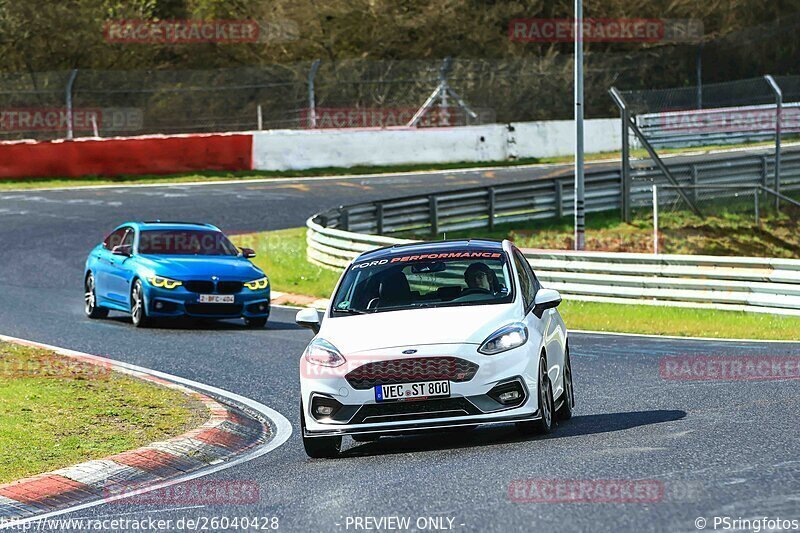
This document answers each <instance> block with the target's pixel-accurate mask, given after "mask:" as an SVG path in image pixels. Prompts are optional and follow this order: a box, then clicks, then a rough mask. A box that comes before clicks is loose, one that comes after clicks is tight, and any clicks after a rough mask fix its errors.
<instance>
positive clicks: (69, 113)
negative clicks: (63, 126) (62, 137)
mask: <svg viewBox="0 0 800 533" xmlns="http://www.w3.org/2000/svg"><path fill="white" fill-rule="evenodd" d="M77 77H78V69H76V68H74V69H72V72H70V73H69V79H68V80H67V87H66V89H65V91H66V99H67V139H73V138H74V137H75V132H74V131H73V124H72V87H73V86H74V85H75V78H77Z"/></svg>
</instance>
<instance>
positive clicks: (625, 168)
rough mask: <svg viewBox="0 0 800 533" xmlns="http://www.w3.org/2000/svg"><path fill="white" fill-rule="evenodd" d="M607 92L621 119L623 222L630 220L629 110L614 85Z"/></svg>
mask: <svg viewBox="0 0 800 533" xmlns="http://www.w3.org/2000/svg"><path fill="white" fill-rule="evenodd" d="M608 92H609V94H610V95H611V98H612V99H613V100H614V103H616V104H617V107H619V113H620V118H621V120H622V158H621V161H620V168H621V172H620V174H621V176H622V183H621V186H622V194H621V196H622V206H621V207H622V220H623V221H624V222H630V221H631V173H630V157H631V154H630V145H629V142H628V141H629V139H628V135H629V129H628V124H629V123H630V110H628V105H627V104H626V103H625V99H624V98H622V95H621V94H620V93H619V91H618V90H617V88H616V87H611V89H609V91H608Z"/></svg>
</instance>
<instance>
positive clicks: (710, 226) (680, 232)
mask: <svg viewBox="0 0 800 533" xmlns="http://www.w3.org/2000/svg"><path fill="white" fill-rule="evenodd" d="M706 207H707V209H706V211H705V212H706V213H716V214H708V215H707V216H706V217H704V218H701V217H698V216H695V215H694V214H692V213H690V212H688V211H673V212H664V213H661V214H659V251H660V252H661V253H668V254H690V255H735V256H746V257H783V258H798V257H800V209H797V208H793V207H791V206H784V207H783V208H782V211H781V212H780V214H776V213H775V212H774V211H773V210H767V209H766V202H763V205H762V209H764V211H763V212H762V217H761V222H760V224H756V223H755V218H754V216H753V212H752V206H750V210H749V211H747V210H744V211H740V212H735V211H725V210H723V209H721V208H714V207H711V206H706ZM573 224H574V220H573V219H572V217H564V218H561V219H559V220H546V221H532V222H516V223H511V224H498V225H497V226H495V228H494V229H493V230H491V231H490V230H488V229H480V228H478V229H473V230H464V231H453V232H450V231H448V232H447V238H467V237H486V238H492V239H509V240H512V241H514V243H515V244H516V245H517V246H519V247H522V248H547V249H553V250H571V249H573V231H574V226H573ZM398 236H400V237H407V238H414V235H413V234H401V235H398ZM417 238H425V237H417ZM586 249H587V250H593V251H608V252H643V253H651V252H652V251H653V221H652V217H641V218H637V219H634V220H633V221H632V222H631V223H630V224H626V223H624V222H621V221H620V215H619V212H618V211H613V212H604V213H589V214H588V215H587V216H586Z"/></svg>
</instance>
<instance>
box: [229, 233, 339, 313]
mask: <svg viewBox="0 0 800 533" xmlns="http://www.w3.org/2000/svg"><path fill="white" fill-rule="evenodd" d="M231 240H232V241H233V243H234V244H235V245H236V246H240V247H246V248H252V249H253V250H255V251H256V257H255V259H253V262H254V263H255V264H256V265H258V267H259V268H261V269H262V270H263V271H264V272H266V273H267V276H269V279H270V283H271V284H272V288H273V289H274V290H276V291H281V292H291V293H294V294H303V295H307V296H317V297H319V298H328V297H330V295H331V292H332V291H333V288H334V286H335V285H336V282H337V281H338V280H339V272H334V271H333V270H328V269H327V268H321V267H318V266H316V265H313V264H311V263H309V262H308V261H306V228H291V229H283V230H277V231H265V232H261V233H250V234H247V235H234V236H232V237H231Z"/></svg>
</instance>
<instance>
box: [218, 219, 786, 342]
mask: <svg viewBox="0 0 800 533" xmlns="http://www.w3.org/2000/svg"><path fill="white" fill-rule="evenodd" d="M606 222H607V223H609V224H611V223H612V217H611V215H608V218H607V220H606ZM595 223H596V224H600V222H599V220H595ZM473 233H474V232H473ZM305 236H306V230H305V228H292V229H286V230H278V231H266V232H261V233H252V234H247V235H238V236H235V237H234V238H233V240H234V242H235V243H237V245H238V246H247V247H250V248H253V249H255V250H256V252H257V253H258V256H257V257H256V258H255V260H254V261H255V263H256V264H257V265H258V266H259V267H261V268H262V269H264V271H265V272H266V273H267V275H268V276H269V278H270V281H271V283H272V287H273V289H275V290H277V291H282V292H291V293H295V294H304V295H308V296H316V297H319V298H328V297H330V295H331V292H332V291H333V287H334V285H335V284H336V281H337V280H338V279H339V272H334V271H331V270H328V269H325V268H320V267H317V266H315V265H312V264H310V263H308V262H307V261H306V237H305ZM559 310H560V311H561V313H562V315H563V316H564V319H565V320H566V322H567V325H568V326H569V328H570V329H584V330H593V331H613V332H620V333H646V334H653V335H678V336H696V337H716V338H738V339H764V340H770V339H775V340H800V318H798V317H783V316H778V315H769V314H756V313H744V312H735V311H715V310H711V309H689V308H677V307H661V306H650V305H623V304H607V303H596V302H579V301H570V300H565V301H564V302H563V303H562V304H561V306H560V307H559Z"/></svg>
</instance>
